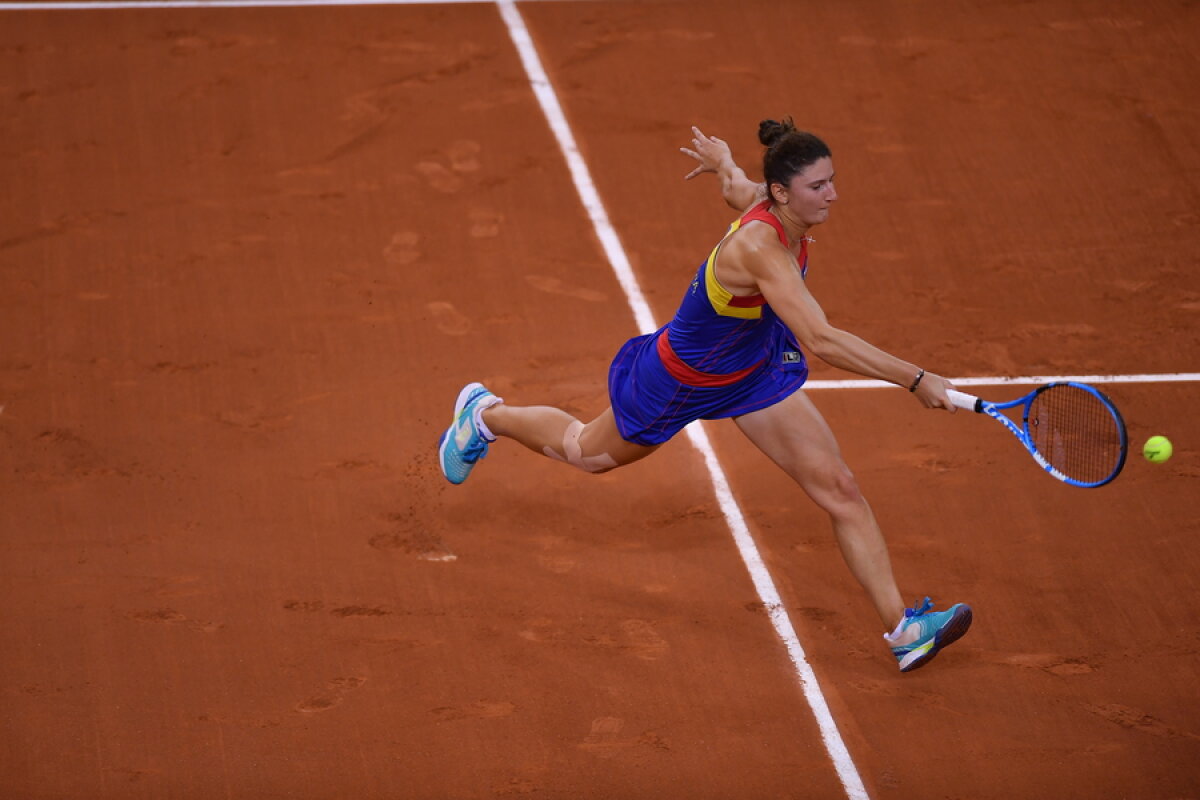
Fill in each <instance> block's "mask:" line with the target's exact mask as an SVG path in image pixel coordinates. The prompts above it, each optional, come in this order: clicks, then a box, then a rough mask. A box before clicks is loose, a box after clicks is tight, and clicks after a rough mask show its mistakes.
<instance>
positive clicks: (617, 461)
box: [482, 403, 658, 472]
mask: <svg viewBox="0 0 1200 800" xmlns="http://www.w3.org/2000/svg"><path fill="white" fill-rule="evenodd" d="M482 416H483V421H484V423H485V424H486V425H487V426H488V428H490V429H491V431H492V433H494V434H495V435H496V436H504V437H507V438H509V439H513V440H515V441H517V442H520V443H521V444H523V445H525V446H526V447H528V448H529V449H530V450H533V451H534V452H536V453H541V454H543V455H547V456H551V457H553V458H557V459H558V460H560V461H570V462H571V463H572V464H575V466H580V467H581V468H582V469H586V470H587V471H588V472H608V471H609V470H610V469H615V468H616V467H619V466H623V465H625V464H631V463H633V462H634V461H638V460H640V459H643V458H645V457H646V456H648V455H650V454H651V453H653V452H654V451H655V450H657V449H658V445H655V446H654V447H647V446H645V445H640V444H634V443H633V442H627V441H625V440H624V439H622V438H621V434H620V433H619V432H618V431H617V423H616V421H615V420H614V419H613V413H612V409H611V408H607V409H605V410H604V413H602V414H601V415H600V416H598V417H596V418H595V419H594V420H592V421H591V422H589V423H587V424H586V425H584V424H583V423H581V422H580V421H579V420H577V419H575V417H573V416H571V415H570V414H568V413H567V412H565V411H563V410H561V409H558V408H551V407H550V406H511V405H508V404H507V403H501V404H499V405H495V406H492V407H491V408H489V409H486V410H485V411H484V412H483V414H482ZM572 426H580V427H581V429H580V430H577V431H573V430H572ZM568 432H571V433H572V434H573V435H574V434H575V433H577V436H578V439H577V442H578V446H579V449H580V451H579V453H577V454H574V455H575V456H576V457H577V458H579V459H581V463H579V464H577V463H575V461H574V460H572V453H570V452H567V449H568V446H569V444H570V443H571V442H572V441H573V440H572V439H570V438H569V437H568ZM584 464H586V466H582V465H584Z"/></svg>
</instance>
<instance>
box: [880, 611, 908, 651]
mask: <svg viewBox="0 0 1200 800" xmlns="http://www.w3.org/2000/svg"><path fill="white" fill-rule="evenodd" d="M907 623H908V615H907V614H905V615H904V616H902V617H900V621H899V622H897V623H896V628H895V630H893V631H892V632H891V633H885V634H884V635H883V638H884V639H887V640H888V641H889V642H892V643H893V644H895V643H896V640H897V639H899V638H900V634H901V632H903V630H904V628H905V627H906V625H907Z"/></svg>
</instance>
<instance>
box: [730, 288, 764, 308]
mask: <svg viewBox="0 0 1200 800" xmlns="http://www.w3.org/2000/svg"><path fill="white" fill-rule="evenodd" d="M726 291H728V290H726ZM766 304H767V298H765V297H763V296H762V295H761V294H747V295H736V294H734V295H730V296H729V302H728V303H726V304H725V305H728V306H733V307H734V308H758V307H759V306H765V305H766Z"/></svg>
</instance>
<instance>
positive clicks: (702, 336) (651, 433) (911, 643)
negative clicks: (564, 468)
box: [439, 119, 971, 672]
mask: <svg viewBox="0 0 1200 800" xmlns="http://www.w3.org/2000/svg"><path fill="white" fill-rule="evenodd" d="M692 134H693V137H694V138H693V139H692V147H691V148H681V151H682V152H683V153H685V154H687V155H688V156H690V157H692V158H693V159H695V160H696V161H697V162H698V165H697V166H696V167H695V169H693V170H692V171H691V173H689V174H688V175H687V176H686V177H687V178H688V179H690V178H694V177H696V176H697V175H700V174H703V173H706V172H712V173H715V174H716V175H717V177H718V179H719V180H720V185H721V194H722V196H723V197H724V199H725V202H726V203H728V204H729V205H730V206H732V207H733V208H734V209H736V210H738V211H739V212H741V216H740V217H739V218H738V219H737V220H736V221H734V223H733V224H732V225H731V226H730V229H729V232H728V233H726V235H725V237H724V238H723V239H721V241H720V242H719V243H718V244H717V246H716V247H715V248H714V249H713V251H712V253H711V254H710V255H709V257H708V259H707V260H706V261H705V262H704V263H703V264H702V265H701V266H700V269H699V271H698V272H697V274H696V277H695V279H694V280H693V281H692V282H691V284H690V286H688V288H687V290H686V291H685V293H684V296H683V301H682V303H681V304H680V306H679V310H678V311H677V312H676V313H675V317H674V319H672V320H671V321H670V322H669V323H668V324H667V325H665V326H663V327H662V328H660V329H659V330H658V331H655V332H654V333H652V334H648V335H645V336H638V337H636V338H634V339H631V340H629V341H628V342H626V343H625V345H624V346H622V347H621V349H620V350H619V351H618V353H617V355H616V357H615V358H614V359H613V362H612V366H611V368H610V370H609V376H608V387H609V398H610V400H611V403H612V405H611V406H610V407H609V408H608V409H606V410H605V411H604V412H603V413H602V414H600V416H598V417H596V418H595V419H594V420H592V421H591V422H588V423H587V424H584V423H583V422H581V421H580V420H578V419H576V418H574V417H573V416H571V415H570V414H568V413H567V412H565V411H562V410H560V409H557V408H550V407H547V406H514V405H510V404H507V403H504V402H503V401H502V400H501V398H499V397H497V396H495V395H494V394H492V393H491V392H489V391H488V390H487V389H486V388H484V387H483V386H482V385H481V384H478V383H471V384H468V385H467V386H465V387H464V388H463V389H462V391H461V392H459V395H458V399H457V402H456V403H455V405H454V421H453V424H451V426H450V427H449V429H447V430H446V432H445V433H443V434H442V438H441V441H440V443H439V459H440V462H441V466H442V472H443V473H444V474H445V476H446V478H447V479H448V480H449V481H450V482H451V483H462V482H463V481H464V480H466V478H467V476H468V475H469V474H470V472H471V470H472V468H473V467H474V466H475V464H476V463H478V461H479V459H480V458H482V457H483V456H484V455H486V454H487V450H488V445H489V444H490V443H492V442H494V441H496V439H497V438H498V437H506V438H509V439H514V440H516V441H517V442H520V443H521V444H523V445H525V446H526V447H528V448H529V449H531V450H534V451H536V452H538V453H543V454H545V455H546V456H549V457H550V458H554V459H557V460H559V461H565V462H566V463H568V464H570V465H572V466H574V467H577V468H579V469H582V470H584V471H587V472H607V471H609V470H611V469H615V468H616V467H620V466H623V465H625V464H630V463H633V462H634V461H637V460H639V459H642V458H645V457H646V456H648V455H650V454H651V453H652V452H654V451H655V450H656V449H657V448H658V447H659V446H660V445H662V444H663V443H664V442H666V441H667V440H668V439H670V438H671V437H672V436H674V435H675V434H676V433H678V432H679V431H680V430H681V429H682V428H683V427H684V426H685V425H687V424H688V423H690V422H693V421H695V420H698V419H723V418H726V417H730V418H732V419H733V421H734V423H735V424H736V425H737V426H738V427H739V428H740V429H741V430H742V432H743V433H744V434H745V435H746V436H747V437H748V438H749V439H750V441H751V442H753V443H754V444H755V445H756V446H757V447H758V448H759V449H760V450H762V451H763V452H764V453H765V454H766V455H767V456H768V457H769V458H770V459H771V460H773V461H774V462H775V463H776V464H778V465H779V466H780V467H781V468H782V469H783V470H784V471H785V472H787V473H788V475H790V476H791V477H792V478H793V479H794V480H795V481H796V482H797V483H798V484H800V486H801V488H803V489H804V491H805V492H806V493H807V494H808V496H809V497H811V498H812V499H813V501H814V502H815V503H816V504H817V505H818V506H820V507H821V508H822V509H824V510H825V511H826V512H827V513H828V514H829V516H830V519H831V521H832V523H833V532H834V535H835V536H836V538H837V541H838V544H839V546H840V547H841V552H842V554H843V557H844V558H845V560H846V564H847V566H848V567H849V568H850V571H851V573H852V574H853V575H854V577H855V578H856V579H857V580H858V582H859V583H860V584H861V585H862V587H863V589H865V590H866V592H867V595H868V596H869V597H870V599H871V602H872V603H873V604H874V605H875V608H876V610H877V611H878V612H879V617H880V619H881V620H882V621H883V625H884V628H885V630H889V631H890V632H889V633H885V634H884V638H885V639H886V640H887V643H888V644H889V645H890V646H891V648H892V653H893V654H894V655H895V657H896V659H897V661H898V663H899V666H900V670H901V671H903V672H908V671H910V670H914V669H917V668H918V667H921V666H924V665H925V664H927V663H929V661H931V660H932V659H933V658H934V656H936V655H937V653H938V651H939V650H941V649H942V648H943V647H945V646H946V645H948V644H950V643H951V642H954V641H955V640H957V639H958V638H959V637H960V636H962V635H963V634H964V633H965V632H966V631H967V628H968V627H969V626H970V624H971V609H970V607H969V606H967V605H964V604H962V603H959V604H957V605H954V606H952V607H950V608H949V609H948V610H946V611H941V612H934V611H932V610H931V609H932V607H933V606H932V604H931V603H930V601H929V598H925V601H924V603H922V604H920V605H919V606H917V607H914V608H906V607H905V604H904V602H903V600H901V596H900V591H899V589H898V588H897V586H896V582H895V579H894V578H893V576H892V567H891V561H890V558H889V556H888V550H887V544H886V543H885V541H884V538H883V534H882V532H881V531H880V529H879V525H878V523H877V522H876V520H875V515H874V514H873V513H872V511H871V507H870V505H869V504H868V503H867V501H866V499H865V498H864V497H863V495H862V493H861V492H860V491H859V488H858V485H857V483H856V482H855V479H854V476H853V475H852V474H851V473H850V470H849V468H848V467H847V466H846V464H845V462H844V461H843V460H842V457H841V453H840V451H839V449H838V444H837V441H836V440H835V439H834V436H833V433H832V431H831V430H830V429H829V426H828V425H827V424H826V423H825V420H824V418H823V417H822V416H821V414H820V412H819V411H818V410H817V408H816V406H815V405H813V403H812V401H811V400H809V399H808V397H807V395H805V393H804V392H802V391H799V389H800V388H801V387H802V386H803V385H804V382H805V380H806V379H807V378H808V365H807V362H806V361H805V354H806V353H807V354H811V355H815V356H817V357H818V358H820V359H822V360H823V361H825V362H827V363H829V364H832V365H833V366H835V367H840V368H841V369H845V370H849V371H851V372H856V373H858V374H860V375H864V376H866V377H868V378H876V379H880V380H885V381H889V382H891V383H894V384H896V385H897V386H902V387H904V388H905V389H908V390H909V391H910V392H912V393H913V394H914V395H915V396H916V398H917V400H919V401H920V402H921V403H922V404H923V405H924V406H926V407H928V408H945V409H948V410H950V411H954V406H953V405H952V404H951V403H950V401H949V399H948V398H947V396H946V392H947V390H948V389H951V388H953V387H952V386H951V385H950V383H949V382H948V381H946V380H945V379H944V378H942V377H940V376H938V375H935V374H933V373H932V372H926V371H925V370H924V369H921V368H919V367H918V366H916V365H915V364H910V363H909V362H907V361H904V360H903V359H900V358H897V357H895V356H893V355H890V354H888V353H886V352H884V351H883V350H880V349H879V348H877V347H875V346H873V345H871V344H868V343H867V342H865V341H863V340H862V339H860V338H859V337H857V336H855V335H853V334H851V333H848V332H846V331H843V330H839V329H838V328H835V327H833V326H832V325H830V324H829V322H828V321H827V320H826V318H825V314H824V312H823V311H822V310H821V307H820V306H819V305H818V304H817V301H816V300H815V299H814V298H813V296H812V294H810V293H809V291H808V289H807V288H806V286H805V283H804V278H805V275H806V273H807V270H808V244H809V242H810V241H811V240H810V239H809V238H808V232H809V231H810V230H811V229H812V228H813V227H814V226H816V225H820V224H821V223H822V222H824V221H825V220H826V219H828V217H829V210H830V207H831V206H832V205H833V203H834V202H835V201H836V200H837V196H838V195H837V191H836V190H835V189H834V181H833V179H834V171H833V159H832V156H831V154H830V151H829V148H828V147H827V146H826V145H825V143H824V142H822V141H821V140H820V139H819V138H817V137H816V136H814V135H813V134H811V133H807V132H804V131H800V130H797V129H796V128H795V127H794V126H793V124H792V122H791V120H790V119H785V120H784V121H783V122H776V121H774V120H765V121H763V122H762V123H761V124H760V125H759V132H758V138H759V141H761V142H762V144H763V145H764V147H765V148H766V150H765V152H764V155H763V175H764V182H763V183H755V182H753V181H751V180H750V179H749V178H747V177H746V174H745V173H744V172H743V171H742V169H741V168H740V167H738V166H737V164H736V163H734V160H733V156H732V154H731V152H730V149H729V146H728V145H727V144H726V143H725V142H723V141H722V140H720V139H718V138H716V137H714V136H705V135H704V134H703V133H701V132H700V130H699V129H698V128H692Z"/></svg>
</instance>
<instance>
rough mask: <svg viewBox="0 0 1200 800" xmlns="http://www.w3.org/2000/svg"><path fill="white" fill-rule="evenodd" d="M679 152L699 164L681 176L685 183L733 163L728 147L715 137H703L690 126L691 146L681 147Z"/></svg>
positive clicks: (694, 127)
mask: <svg viewBox="0 0 1200 800" xmlns="http://www.w3.org/2000/svg"><path fill="white" fill-rule="evenodd" d="M679 152H681V153H683V154H684V155H688V156H691V157H692V158H694V159H696V160H697V161H699V162H700V166H698V167H696V168H695V169H694V170H692V171H691V172H689V173H688V174H687V175H684V176H683V179H684V180H685V181H689V180H691V179H692V178H694V177H696V176H697V175H703V174H704V173H705V172H720V171H721V167H722V165H725V164H732V163H733V152H732V151H731V150H730V149H729V145H728V144H726V143H725V142H724V141H723V140H721V139H718V138H717V137H715V136H705V135H704V134H703V133H701V132H700V129H699V128H697V127H696V126H695V125H693V126H692V146H691V147H690V148H688V147H681V148H679Z"/></svg>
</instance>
